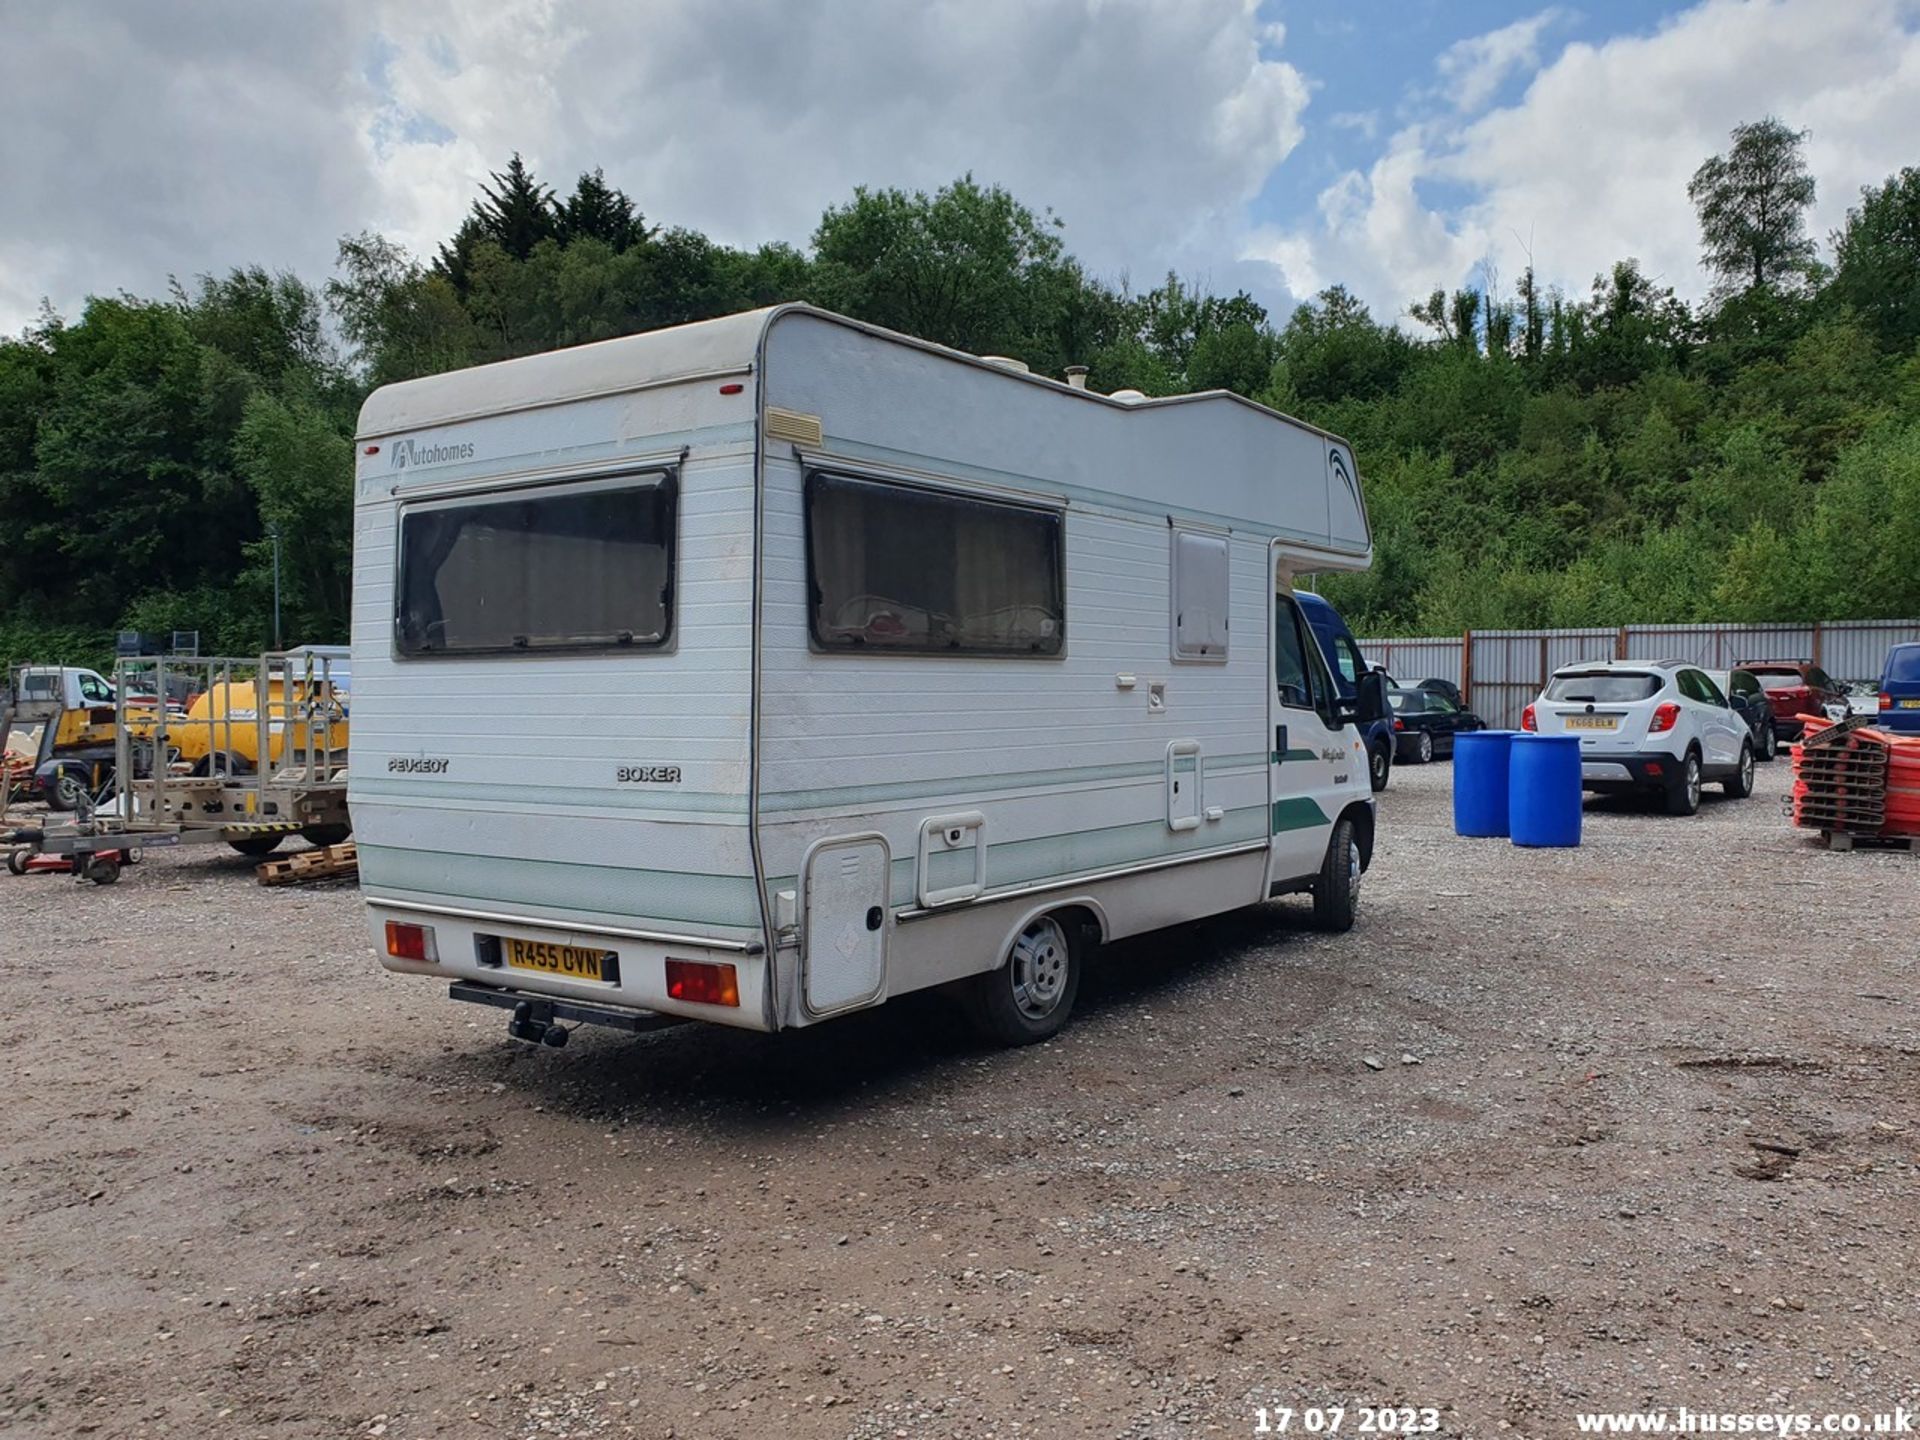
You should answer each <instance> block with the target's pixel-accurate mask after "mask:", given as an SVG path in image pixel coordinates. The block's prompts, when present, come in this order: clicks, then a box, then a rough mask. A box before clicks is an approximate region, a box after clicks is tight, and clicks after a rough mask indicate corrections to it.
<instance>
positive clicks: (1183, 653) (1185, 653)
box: [1167, 525, 1233, 665]
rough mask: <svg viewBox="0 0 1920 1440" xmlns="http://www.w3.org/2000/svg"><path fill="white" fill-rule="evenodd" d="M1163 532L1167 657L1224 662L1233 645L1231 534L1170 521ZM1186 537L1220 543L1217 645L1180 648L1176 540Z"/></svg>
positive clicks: (1193, 662) (1183, 662) (1181, 660)
mask: <svg viewBox="0 0 1920 1440" xmlns="http://www.w3.org/2000/svg"><path fill="white" fill-rule="evenodd" d="M1167 534H1168V540H1167V552H1168V553H1167V582H1168V583H1167V624H1168V639H1167V658H1168V659H1169V660H1170V661H1171V662H1172V663H1173V664H1175V665H1224V664H1226V663H1227V657H1228V654H1229V653H1230V652H1231V651H1232V649H1233V536H1232V534H1230V533H1229V532H1228V531H1225V530H1208V529H1203V528H1201V527H1199V526H1194V525H1173V526H1171V527H1169V529H1168V532H1167ZM1189 538H1191V539H1194V540H1206V541H1217V542H1218V543H1219V546H1220V579H1221V582H1222V593H1221V596H1220V599H1221V602H1222V608H1221V612H1220V633H1221V636H1222V639H1221V641H1220V645H1219V648H1217V649H1212V650H1209V649H1205V648H1201V649H1198V650H1183V649H1181V648H1180V617H1181V615H1182V614H1183V613H1184V611H1183V609H1182V607H1181V604H1180V600H1181V584H1180V576H1181V566H1180V551H1181V548H1182V547H1181V544H1180V542H1181V541H1182V540H1185V539H1189Z"/></svg>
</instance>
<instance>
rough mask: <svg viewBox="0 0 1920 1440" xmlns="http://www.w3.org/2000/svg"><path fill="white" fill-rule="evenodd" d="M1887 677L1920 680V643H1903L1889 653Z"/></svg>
mask: <svg viewBox="0 0 1920 1440" xmlns="http://www.w3.org/2000/svg"><path fill="white" fill-rule="evenodd" d="M1887 679H1889V680H1899V681H1903V682H1904V681H1910V680H1920V645H1902V646H1900V647H1899V648H1898V649H1895V650H1891V651H1889V652H1888V653H1887Z"/></svg>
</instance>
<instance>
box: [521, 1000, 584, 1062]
mask: <svg viewBox="0 0 1920 1440" xmlns="http://www.w3.org/2000/svg"><path fill="white" fill-rule="evenodd" d="M543 1012H544V1013H543ZM571 1033H572V1032H571V1031H569V1030H567V1029H566V1028H565V1027H564V1026H562V1025H559V1024H557V1023H555V1021H554V1019H553V1012H552V1011H551V1010H548V1009H547V1007H546V1006H544V1005H535V1004H534V1003H533V1002H532V1001H531V1000H522V1001H521V1002H520V1003H519V1004H517V1005H515V1006H514V1007H513V1018H512V1019H510V1020H508V1021H507V1034H509V1035H511V1036H512V1037H513V1038H514V1039H516V1040H524V1041H526V1042H527V1043H528V1044H529V1045H550V1046H552V1047H553V1048H554V1049H555V1050H558V1049H559V1048H560V1047H561V1046H563V1045H565V1044H566V1043H567V1036H568V1035H569V1034H571Z"/></svg>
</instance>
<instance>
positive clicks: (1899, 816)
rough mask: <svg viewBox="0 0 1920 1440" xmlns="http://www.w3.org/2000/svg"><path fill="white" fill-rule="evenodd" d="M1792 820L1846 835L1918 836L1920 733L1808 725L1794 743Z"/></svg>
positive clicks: (1842, 725) (1919, 820) (1807, 827)
mask: <svg viewBox="0 0 1920 1440" xmlns="http://www.w3.org/2000/svg"><path fill="white" fill-rule="evenodd" d="M1816 723H1820V722H1816ZM1793 823H1794V824H1796V825H1799V826H1802V827H1804V828H1806V829H1809V830H1828V831H1837V832H1840V833H1842V834H1847V835H1878V836H1884V837H1889V838H1895V837H1911V836H1920V737H1914V736H1906V735H1892V734H1889V733H1887V732H1886V731H1884V730H1876V729H1874V728H1873V727H1872V726H1848V725H1846V724H1840V725H1825V724H1823V725H1822V726H1821V728H1819V729H1815V728H1813V726H1811V725H1810V726H1809V727H1808V730H1807V733H1806V737H1805V738H1804V739H1803V740H1802V741H1801V742H1800V743H1799V744H1798V745H1796V746H1794V747H1793Z"/></svg>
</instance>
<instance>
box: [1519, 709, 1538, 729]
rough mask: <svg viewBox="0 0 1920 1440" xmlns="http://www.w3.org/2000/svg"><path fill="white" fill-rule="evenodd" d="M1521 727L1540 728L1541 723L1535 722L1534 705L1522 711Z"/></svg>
mask: <svg viewBox="0 0 1920 1440" xmlns="http://www.w3.org/2000/svg"><path fill="white" fill-rule="evenodd" d="M1520 728H1521V729H1522V730H1538V729H1539V728H1540V727H1539V725H1537V724H1536V723H1535V722H1534V718H1533V706H1531V705H1529V706H1527V708H1526V709H1524V710H1522V711H1521V712H1520Z"/></svg>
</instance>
